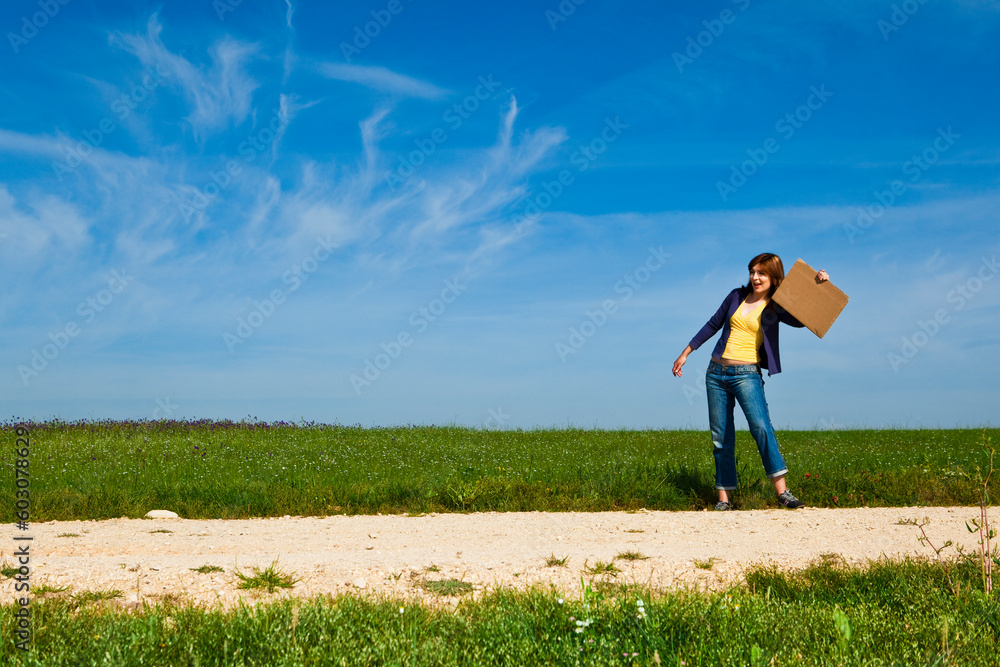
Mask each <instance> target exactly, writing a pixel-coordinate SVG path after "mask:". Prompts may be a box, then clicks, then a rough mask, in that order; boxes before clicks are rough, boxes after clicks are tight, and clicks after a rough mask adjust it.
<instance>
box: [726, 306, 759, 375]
mask: <svg viewBox="0 0 1000 667" xmlns="http://www.w3.org/2000/svg"><path fill="white" fill-rule="evenodd" d="M745 303H746V300H745V299H744V300H743V303H741V304H740V306H739V308H737V309H736V312H735V313H733V316H732V317H730V318H729V326H730V331H729V340H728V341H726V349H725V350H724V351H723V352H722V356H723V357H725V358H726V359H734V360H736V361H748V362H753V363H755V364H756V363H759V362H760V358H759V357H758V356H757V349H758V348H759V347H760V346H761V345H763V343H764V332H763V331H762V330H761V328H760V316H761V315H762V314H763V313H764V306H766V305H767V299H761V300H760V301H758V302H757V303H754V304H750V305H751V307H752V309H751V310H750V314H749V315H747V316H746V317H744V316H743V305H744V304H745Z"/></svg>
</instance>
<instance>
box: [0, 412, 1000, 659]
mask: <svg viewBox="0 0 1000 667" xmlns="http://www.w3.org/2000/svg"><path fill="white" fill-rule="evenodd" d="M27 426H28V428H29V429H30V431H31V435H30V439H31V446H30V464H29V470H30V479H31V505H32V507H31V514H32V516H31V521H32V522H34V521H47V520H53V519H58V520H70V519H102V518H111V517H120V516H129V517H141V516H143V515H144V514H145V513H146V512H147V511H148V510H150V509H171V510H174V511H176V512H178V513H179V514H180V515H181V516H182V517H186V518H245V517H258V516H283V515H286V514H291V515H329V514H341V513H347V514H366V513H367V514H371V513H377V512H381V513H391V512H395V513H422V512H476V511H487V510H491V511H534V510H542V511H568V510H573V511H601V510H635V509H638V508H642V507H645V508H648V509H658V510H677V511H684V510H702V509H706V508H709V507H711V506H712V505H713V504H714V496H715V492H714V490H713V463H712V457H711V442H710V440H709V437H708V434H707V433H704V432H695V431H626V430H622V431H597V430H576V429H561V430H548V429H539V430H530V431H501V430H482V429H469V428H460V427H452V426H440V427H439V426H411V427H398V428H362V427H356V426H341V425H322V424H310V423H300V424H286V423H272V424H265V423H261V422H256V421H244V422H235V423H234V422H224V423H220V422H207V421H206V422H194V423H191V422H164V421H161V422H147V421H143V422H114V421H104V422H74V423H65V422H45V423H35V424H28V425H27ZM14 427H15V426H14V425H13V424H6V425H3V428H2V430H3V432H4V437H5V438H6V439H7V441H8V442H9V445H10V446H9V447H7V448H5V450H4V455H3V462H4V464H5V465H6V466H8V467H13V465H14V457H15V453H14V442H15V437H16V436H15V434H14ZM997 435H998V429H985V430H983V429H969V430H892V429H889V430H857V431H843V430H834V431H785V432H779V433H778V438H779V442H780V443H781V446H782V451H783V453H784V455H785V458H786V461H787V463H788V466H789V469H790V470H791V472H790V474H789V478H788V479H789V485H790V487H791V488H792V490H793V491H794V492H795V493H796V494H797V495H798V496H799V497H800V498H802V499H803V500H805V501H806V502H807V503H808V504H810V505H813V506H821V507H859V506H870V507H874V506H913V505H978V504H979V501H980V492H981V490H982V488H983V487H982V485H981V484H979V483H978V482H977V480H981V479H982V476H983V475H985V474H986V473H987V471H988V469H989V454H988V447H989V446H991V443H995V442H996V441H997ZM737 451H738V455H739V457H740V463H739V470H740V487H741V489H740V491H739V493H738V494H737V495H736V496H735V503H734V504H735V507H736V509H755V508H763V507H772V506H775V504H774V499H773V492H772V491H771V489H770V486H769V484H767V482H766V480H764V478H763V471H762V469H761V466H760V461H759V457H758V456H757V452H756V448H755V446H754V444H753V442H752V440H751V439H750V437H749V435H748V434H747V433H746V432H740V433H739V437H738V439H737ZM998 484H1000V476H998V475H993V477H992V478H991V479H990V481H989V484H988V490H989V493H990V494H996V493H997V491H998V490H1000V489H998V486H997V485H998ZM0 495H2V496H3V498H4V501H5V503H6V506H7V507H9V508H13V507H14V501H15V498H14V480H13V474H11V475H9V476H8V484H6V485H4V487H3V488H2V489H0ZM10 511H11V512H13V510H12V509H11V510H10ZM914 531H915V532H914V536H915V538H916V536H917V528H916V527H915V528H914ZM927 554H928V558H927V559H918V560H906V561H902V562H898V561H897V562H891V561H885V560H883V561H877V562H872V563H869V564H867V565H864V566H849V565H847V564H844V563H843V562H842V561H840V560H839V559H838V558H836V557H835V556H833V555H828V556H827V557H824V558H822V559H820V560H819V561H817V562H816V563H814V564H813V565H812V566H811V567H809V568H807V569H805V570H801V571H797V572H784V571H779V570H777V569H775V568H773V567H764V566H758V567H755V568H753V569H751V570H749V571H748V572H747V574H746V577H745V581H743V582H742V583H741V584H740V585H737V586H734V587H733V588H732V589H730V590H728V591H723V592H706V591H702V590H694V589H682V590H670V591H664V590H648V589H646V588H644V587H641V586H636V585H632V584H627V583H625V582H621V581H619V580H618V579H617V578H616V577H615V576H614V575H613V574H602V575H592V576H589V577H587V578H585V579H581V586H580V590H579V592H578V593H577V594H575V595H565V593H559V592H557V591H555V590H549V589H542V588H536V589H532V590H529V591H526V592H514V591H509V590H495V591H489V592H487V593H486V594H484V595H483V596H482V597H479V598H478V599H473V597H472V596H471V595H468V594H467V593H466V590H467V588H468V587H467V586H466V587H462V586H459V585H456V586H452V587H449V588H448V589H447V590H444V589H442V591H441V593H440V594H441V595H455V596H458V597H459V598H460V601H459V602H458V604H457V606H455V607H452V606H449V605H426V604H416V603H414V602H413V601H412V600H402V599H385V598H380V597H377V596H360V597H355V596H351V595H344V596H340V597H329V596H320V597H315V598H310V599H302V600H290V601H284V602H267V600H268V598H267V597H264V598H262V599H263V602H261V603H260V604H258V605H254V606H247V607H240V608H237V609H234V610H223V609H205V608H200V607H194V606H189V605H181V604H176V603H171V602H169V601H167V602H164V603H162V604H160V605H156V606H144V607H143V608H141V609H137V610H132V611H123V610H122V609H120V608H119V607H117V606H115V604H114V602H113V600H112V601H108V600H107V599H105V598H113V597H114V594H115V593H116V592H112V591H90V592H88V591H62V592H60V591H51V592H49V593H47V594H45V595H42V596H40V597H37V598H36V599H34V600H33V601H32V605H31V613H32V621H31V623H32V631H33V643H32V646H31V649H30V650H29V651H20V650H17V649H16V648H15V647H14V641H15V639H14V637H15V635H14V630H15V626H14V623H15V619H14V617H13V611H14V607H12V606H10V605H4V606H3V611H2V613H0V663H2V664H16V665H536V664H538V665H676V666H682V667H688V666H692V665H934V666H938V665H941V666H943V665H998V664H1000V658H998V657H997V656H998V655H1000V601H998V600H1000V598H998V595H997V593H996V592H995V590H994V591H993V592H992V593H988V592H987V590H986V581H987V579H986V577H985V576H984V569H983V568H984V564H983V563H982V562H981V561H980V560H979V559H978V558H977V557H976V556H975V555H974V554H969V555H966V556H956V555H955V554H954V550H948V551H946V552H944V553H943V554H942V555H943V556H945V559H944V560H943V561H940V562H939V561H937V560H935V559H934V558H933V552H932V551H931V550H930V549H928V551H927ZM991 563H992V564H993V565H992V566H993V568H994V571H996V570H1000V558H997V557H996V555H995V554H994V558H993V559H992V561H991ZM273 574H274V575H275V576H276V577H280V576H281V575H282V573H280V572H275V573H273ZM457 583H460V582H457ZM40 592H41V591H36V594H38V593H40Z"/></svg>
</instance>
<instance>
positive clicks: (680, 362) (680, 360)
mask: <svg viewBox="0 0 1000 667" xmlns="http://www.w3.org/2000/svg"><path fill="white" fill-rule="evenodd" d="M692 352H694V350H692V349H691V346H690V345H688V346H687V347H685V348H684V351H683V352H681V356H679V357H677V361H675V362H674V377H680V376H681V375H683V373H684V372H683V371H682V370H681V369H682V368H683V367H684V364H685V363H686V362H687V360H688V355H689V354H691V353H692Z"/></svg>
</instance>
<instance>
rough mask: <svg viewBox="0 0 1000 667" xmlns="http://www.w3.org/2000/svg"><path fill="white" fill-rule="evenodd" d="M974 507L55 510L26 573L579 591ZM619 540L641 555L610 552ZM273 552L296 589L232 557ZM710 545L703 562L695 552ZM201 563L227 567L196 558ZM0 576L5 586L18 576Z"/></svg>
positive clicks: (185, 592)
mask: <svg viewBox="0 0 1000 667" xmlns="http://www.w3.org/2000/svg"><path fill="white" fill-rule="evenodd" d="M978 514H979V510H978V508H966V507H957V508H891V509H867V508H866V509H811V508H804V509H800V510H794V511H792V510H784V509H782V510H756V511H746V512H725V513H723V512H711V511H708V512H648V511H640V512H636V513H620V512H601V513H575V512H569V513H541V512H530V513H486V514H436V515H434V514H431V515H426V516H419V517H407V516H350V517H349V516H332V517H326V518H303V517H296V518H291V517H285V518H278V519H253V520H239V521H223V520H218V521H216V520H208V521H205V520H199V521H194V520H185V519H113V520H109V521H63V522H49V523H43V524H35V525H33V526H32V527H31V530H30V531H29V534H31V535H32V536H33V537H34V539H33V540H32V542H31V583H32V586H33V587H37V586H39V585H43V584H46V585H49V586H55V587H61V586H69V587H70V589H69V590H68V591H67V593H66V594H74V593H79V592H81V591H85V590H91V591H94V590H107V589H118V590H120V591H122V594H123V595H122V597H121V598H120V602H121V604H125V605H129V604H131V605H134V604H136V603H138V602H140V601H142V600H145V601H150V602H155V601H157V600H161V599H163V596H176V597H178V598H180V599H182V600H188V601H192V602H196V603H203V604H208V605H212V606H215V605H217V604H222V605H223V606H226V607H228V606H231V605H233V604H236V603H237V602H238V601H239V600H240V599H241V598H242V599H244V600H245V601H247V602H248V603H250V602H254V601H257V600H272V599H276V598H279V597H286V596H299V597H306V596H311V595H315V594H319V593H332V594H339V593H343V592H346V591H355V592H363V593H365V594H370V593H376V594H380V593H388V594H393V595H398V596H401V597H403V598H425V597H427V596H428V595H429V594H428V593H426V592H425V591H424V589H423V588H422V587H421V585H420V583H421V582H422V581H423V580H428V579H429V580H435V579H451V578H454V579H460V580H463V581H466V582H469V583H471V584H473V585H474V586H475V593H474V595H480V594H481V592H482V591H483V590H489V589H491V588H492V587H495V586H504V587H513V588H523V587H526V586H529V585H532V584H539V583H541V584H546V585H547V584H552V585H554V586H556V587H557V588H558V589H560V590H562V591H564V592H565V593H566V594H567V595H578V594H579V590H580V576H581V574H583V569H584V566H585V564H587V565H589V566H593V565H594V564H595V563H596V562H597V561H603V562H605V563H608V562H612V561H614V563H615V565H616V567H618V568H619V569H620V570H621V571H622V572H621V573H620V574H618V575H617V577H616V579H617V580H618V581H624V582H636V583H642V584H649V585H652V586H654V587H657V588H667V587H675V586H679V585H689V584H692V583H697V584H698V585H705V586H713V587H718V586H722V585H725V584H726V583H728V582H734V581H738V580H739V579H740V576H741V573H742V572H743V571H744V569H745V568H746V567H747V566H748V565H751V564H754V563H769V562H774V563H777V564H779V566H781V567H782V568H795V567H801V566H803V565H805V564H807V563H809V562H810V561H812V560H814V559H816V558H818V557H820V555H821V554H838V555H840V556H842V557H843V558H844V559H845V560H847V561H849V562H864V561H867V560H869V559H876V558H879V557H881V556H883V555H884V556H890V557H901V556H905V555H918V556H929V555H932V552H931V551H930V550H929V549H928V548H927V547H924V546H921V544H920V543H919V542H918V540H917V537H918V535H919V532H918V530H917V529H916V528H915V527H913V526H907V525H898V522H899V520H900V519H901V518H916V519H922V518H923V517H930V520H931V524H930V525H929V526H928V528H927V531H928V534H929V535H930V536H931V538H932V540H934V542H935V544H940V543H943V542H944V541H946V540H949V539H950V540H953V541H954V542H955V543H956V544H965V545H966V548H967V549H969V550H972V549H973V548H978V547H977V545H976V537H977V536H974V535H972V534H970V533H969V532H968V531H967V530H966V528H965V522H966V521H967V520H968V519H970V518H972V517H975V516H978ZM14 532H19V531H15V530H14V527H13V525H12V526H11V533H14ZM17 544H18V545H19V544H23V543H17ZM15 548H16V547H15V542H14V541H13V539H12V538H11V537H8V538H7V544H6V546H4V547H3V548H2V551H3V560H4V561H5V562H6V564H8V565H9V564H10V563H11V562H12V553H13V552H14V550H15ZM626 552H635V553H637V554H641V555H642V556H644V557H646V558H645V559H637V560H625V559H621V558H618V559H617V560H616V557H618V556H619V554H622V553H626ZM949 553H953V552H951V551H950V550H949ZM550 556H555V557H556V558H559V559H562V558H567V561H566V565H565V566H563V567H560V566H554V567H552V566H547V565H546V560H547V558H548V557H550ZM276 559H277V561H278V567H279V568H280V569H281V570H282V571H285V572H294V573H295V574H296V576H297V577H298V578H299V579H300V581H299V582H298V583H297V584H296V585H295V587H294V588H293V589H292V590H290V591H283V592H281V593H276V594H274V595H259V594H253V593H249V592H246V591H240V590H238V589H237V588H236V577H235V576H234V574H233V569H234V567H235V566H237V565H238V566H239V568H240V569H241V570H243V571H246V572H249V571H251V569H252V567H253V566H259V567H266V566H267V565H269V564H271V563H272V561H274V560H276ZM710 559H714V561H711V562H712V564H711V567H710V568H707V569H705V568H703V567H697V566H696V564H695V561H699V562H700V563H701V564H702V565H703V566H704V565H706V564H707V562H708V561H710ZM203 565H215V566H218V567H222V568H224V570H225V571H224V572H222V573H209V574H200V573H197V572H194V571H193V570H192V568H198V567H200V566H203ZM2 586H3V595H4V599H5V600H11V599H12V598H13V597H14V596H15V593H14V582H13V580H11V579H5V580H4V581H3V584H2Z"/></svg>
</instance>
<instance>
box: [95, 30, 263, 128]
mask: <svg viewBox="0 0 1000 667" xmlns="http://www.w3.org/2000/svg"><path fill="white" fill-rule="evenodd" d="M162 32H163V26H162V24H161V23H160V20H159V16H158V15H157V14H153V15H152V16H151V17H150V19H149V23H148V28H147V32H146V34H145V35H132V34H123V33H116V34H114V35H112V36H111V42H112V44H117V45H120V46H121V47H122V48H124V49H125V50H127V51H128V52H129V53H132V54H133V55H135V56H136V57H137V58H139V60H140V61H141V62H142V63H143V64H144V65H146V66H150V67H155V68H157V69H158V70H159V71H161V72H163V73H164V74H163V75H164V77H165V78H166V79H167V80H168V83H169V85H172V86H174V87H177V88H180V90H181V91H182V93H183V95H184V97H185V98H186V99H187V101H188V103H189V104H190V106H191V113H190V114H189V115H188V116H187V120H188V122H190V123H191V126H192V129H193V131H194V134H195V136H196V137H199V138H202V137H204V136H206V135H208V134H211V133H214V132H217V131H220V130H224V129H226V128H227V127H228V126H229V125H230V124H231V123H235V124H239V123H241V122H243V120H245V119H246V117H247V115H248V114H249V113H250V108H251V101H252V98H253V94H254V91H255V90H257V88H258V83H257V82H256V81H255V80H254V79H253V78H252V77H251V76H250V75H249V74H248V73H247V71H246V65H247V63H248V61H249V60H250V59H251V57H252V56H254V55H255V54H256V53H257V46H256V45H253V44H245V43H242V42H239V41H237V40H235V39H232V38H230V37H225V38H223V39H221V40H219V41H217V42H215V43H214V44H213V45H212V46H211V47H209V50H208V51H209V56H210V58H211V60H212V65H211V66H210V67H208V68H207V69H206V68H203V67H198V66H196V65H194V64H193V63H192V62H190V61H189V60H187V59H186V58H184V57H183V56H180V55H177V54H175V53H172V52H171V51H170V50H169V49H167V47H166V46H165V45H164V44H163V41H162V39H161V38H160V35H161V33H162Z"/></svg>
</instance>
